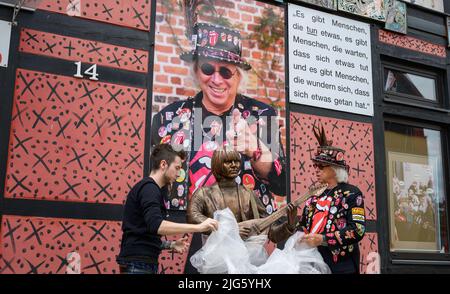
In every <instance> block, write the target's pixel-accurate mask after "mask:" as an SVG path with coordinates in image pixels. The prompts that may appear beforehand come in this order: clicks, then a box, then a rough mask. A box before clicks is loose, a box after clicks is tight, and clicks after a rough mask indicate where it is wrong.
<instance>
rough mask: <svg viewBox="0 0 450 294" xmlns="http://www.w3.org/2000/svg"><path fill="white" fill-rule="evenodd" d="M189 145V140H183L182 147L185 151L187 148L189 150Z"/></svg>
mask: <svg viewBox="0 0 450 294" xmlns="http://www.w3.org/2000/svg"><path fill="white" fill-rule="evenodd" d="M190 144H191V140H189V139H186V140H184V142H183V147H184V148H185V149H187V148H189V145H190Z"/></svg>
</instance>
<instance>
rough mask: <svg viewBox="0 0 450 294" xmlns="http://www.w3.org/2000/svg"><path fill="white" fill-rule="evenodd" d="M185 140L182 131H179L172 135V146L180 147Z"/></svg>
mask: <svg viewBox="0 0 450 294" xmlns="http://www.w3.org/2000/svg"><path fill="white" fill-rule="evenodd" d="M185 138H186V134H185V133H184V132H183V130H180V131H178V132H176V133H175V134H174V135H173V140H172V141H173V143H174V144H177V145H182V144H183V143H184V139H185Z"/></svg>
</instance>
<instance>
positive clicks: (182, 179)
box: [177, 169, 186, 183]
mask: <svg viewBox="0 0 450 294" xmlns="http://www.w3.org/2000/svg"><path fill="white" fill-rule="evenodd" d="M185 178H186V172H185V171H184V169H180V174H179V175H178V178H177V182H178V183H182V182H183V181H184V179H185Z"/></svg>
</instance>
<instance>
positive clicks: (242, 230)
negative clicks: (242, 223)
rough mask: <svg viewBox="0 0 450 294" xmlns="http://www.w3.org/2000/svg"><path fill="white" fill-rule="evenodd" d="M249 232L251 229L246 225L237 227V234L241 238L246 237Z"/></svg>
mask: <svg viewBox="0 0 450 294" xmlns="http://www.w3.org/2000/svg"><path fill="white" fill-rule="evenodd" d="M250 232H251V230H250V228H248V227H239V236H241V239H242V240H245V239H247V238H248V235H249V234H250Z"/></svg>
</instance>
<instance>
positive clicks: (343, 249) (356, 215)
mask: <svg viewBox="0 0 450 294" xmlns="http://www.w3.org/2000/svg"><path fill="white" fill-rule="evenodd" d="M298 225H299V226H300V227H301V229H302V230H303V231H305V232H307V233H316V234H322V235H325V238H326V242H325V243H326V244H323V245H324V246H327V247H328V249H329V250H330V252H331V254H332V256H333V262H335V263H337V262H338V261H339V260H340V259H342V258H346V259H347V257H348V255H353V254H358V255H359V250H358V242H359V241H361V239H362V238H363V236H364V233H365V225H366V223H365V210H364V197H363V195H362V192H361V191H360V190H359V189H358V188H357V187H355V186H353V185H350V184H346V183H340V184H338V185H337V186H336V187H335V188H333V189H331V190H325V192H324V193H322V195H320V196H312V197H310V198H309V199H308V200H307V201H306V203H305V207H304V209H303V214H302V215H301V217H300V222H299V224H298ZM358 260H359V256H358Z"/></svg>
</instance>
